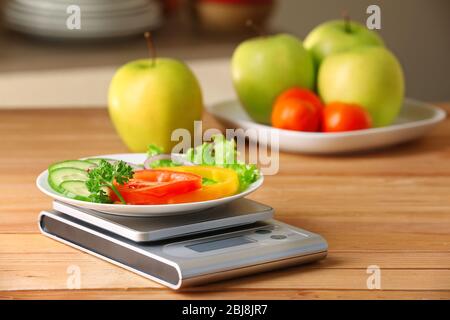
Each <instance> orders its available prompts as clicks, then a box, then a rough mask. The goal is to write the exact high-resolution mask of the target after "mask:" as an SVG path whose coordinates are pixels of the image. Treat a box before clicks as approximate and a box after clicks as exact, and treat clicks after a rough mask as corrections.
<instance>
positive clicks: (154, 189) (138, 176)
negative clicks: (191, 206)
mask: <svg viewBox="0 0 450 320" xmlns="http://www.w3.org/2000/svg"><path fill="white" fill-rule="evenodd" d="M114 186H115V188H116V189H117V191H118V193H119V194H120V195H122V197H123V200H124V201H125V202H126V203H127V204H134V205H136V204H169V203H176V201H174V200H173V199H174V197H176V196H178V195H181V194H188V193H190V192H191V191H194V190H197V189H200V188H201V187H202V178H201V176H199V175H197V174H193V173H187V172H174V171H169V170H141V171H136V172H135V173H134V175H133V178H132V179H130V180H128V182H126V183H124V184H119V183H118V182H115V183H114ZM111 196H112V199H113V200H118V196H116V194H112V195H111ZM119 199H120V198H119Z"/></svg>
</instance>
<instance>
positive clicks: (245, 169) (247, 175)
mask: <svg viewBox="0 0 450 320" xmlns="http://www.w3.org/2000/svg"><path fill="white" fill-rule="evenodd" d="M157 151H158V148H155V147H154V146H153V145H151V146H149V152H148V154H149V158H148V159H147V160H146V165H145V167H146V168H174V167H178V166H180V165H184V166H195V165H197V166H198V165H200V166H215V167H219V168H228V169H231V170H234V171H235V172H236V174H237V176H238V180H239V191H243V190H245V189H247V188H248V186H249V185H250V184H252V183H253V182H255V181H256V180H258V178H259V176H260V173H259V169H258V168H257V167H256V165H253V164H245V163H243V162H240V161H238V160H237V157H238V152H237V151H236V143H235V141H234V140H226V139H225V137H224V136H223V135H215V136H213V137H212V142H211V143H203V144H202V145H200V146H198V147H196V148H190V149H189V150H188V151H187V152H186V154H185V155H175V157H174V155H168V154H156V152H157ZM158 156H162V157H163V158H157V157H158ZM174 158H175V160H176V161H174ZM203 183H204V185H205V184H208V185H211V184H214V183H215V181H214V179H209V178H205V177H204V178H203Z"/></svg>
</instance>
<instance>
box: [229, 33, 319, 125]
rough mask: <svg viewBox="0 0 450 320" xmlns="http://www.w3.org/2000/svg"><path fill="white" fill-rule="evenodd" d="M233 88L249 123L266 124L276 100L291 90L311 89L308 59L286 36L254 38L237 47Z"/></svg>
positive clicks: (311, 68)
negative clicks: (250, 119)
mask: <svg viewBox="0 0 450 320" xmlns="http://www.w3.org/2000/svg"><path fill="white" fill-rule="evenodd" d="M232 76H233V82H234V86H235V88H236V91H237V94H238V96H239V99H240V101H241V103H242V104H243V106H244V108H245V110H246V111H247V113H248V114H249V115H250V117H251V118H253V120H255V121H257V122H260V123H265V124H269V123H270V115H271V113H272V105H273V103H274V101H275V99H276V98H277V96H278V95H279V94H280V93H282V92H283V91H285V90H286V89H289V88H291V87H301V88H306V89H312V88H313V87H314V81H315V74H314V64H313V61H312V57H311V55H310V54H309V53H308V51H307V50H306V49H305V48H304V47H303V44H302V42H301V41H300V40H299V39H298V38H296V37H294V36H292V35H288V34H279V35H274V36H265V37H258V38H254V39H250V40H247V41H245V42H243V43H241V44H240V45H239V46H238V48H237V49H236V50H235V52H234V54H233V58H232Z"/></svg>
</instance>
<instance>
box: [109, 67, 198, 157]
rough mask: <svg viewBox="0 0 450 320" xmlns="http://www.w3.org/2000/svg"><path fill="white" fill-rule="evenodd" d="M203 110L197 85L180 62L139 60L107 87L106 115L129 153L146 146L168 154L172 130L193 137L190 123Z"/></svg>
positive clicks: (187, 69) (116, 75) (171, 143)
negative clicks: (150, 145) (107, 104)
mask: <svg viewBox="0 0 450 320" xmlns="http://www.w3.org/2000/svg"><path fill="white" fill-rule="evenodd" d="M202 110H203V101H202V93H201V90H200V86H199V83H198V81H197V79H196V77H195V75H194V74H193V73H192V71H191V70H190V69H189V67H188V66H186V65H185V64H184V63H183V62H181V61H178V60H174V59H165V58H158V59H142V60H136V61H132V62H129V63H127V64H126V65H124V66H122V67H121V68H120V69H119V70H118V71H117V72H116V74H115V75H114V77H113V79H112V81H111V84H110V87H109V114H110V117H111V119H112V122H113V123H114V125H115V128H116V130H117V132H118V133H119V135H120V137H121V138H122V140H123V141H124V142H125V144H126V145H127V146H128V147H129V148H130V150H131V151H133V152H143V151H145V150H147V147H148V145H149V144H154V145H157V146H159V147H161V148H162V149H163V150H164V152H166V153H168V152H170V151H171V149H172V147H173V146H174V144H176V143H177V142H172V141H171V134H172V132H173V130H175V129H178V128H184V129H187V130H189V131H190V132H191V136H193V129H194V121H196V120H200V119H201V114H202Z"/></svg>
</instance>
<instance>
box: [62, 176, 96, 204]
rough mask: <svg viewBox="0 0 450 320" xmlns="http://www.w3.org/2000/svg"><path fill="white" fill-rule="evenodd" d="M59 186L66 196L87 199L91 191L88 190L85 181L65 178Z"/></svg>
mask: <svg viewBox="0 0 450 320" xmlns="http://www.w3.org/2000/svg"><path fill="white" fill-rule="evenodd" d="M60 187H61V188H62V189H63V190H64V191H63V194H64V195H65V196H66V197H69V198H72V199H76V200H82V201H89V196H90V195H91V192H90V191H89V190H88V188H87V186H86V182H85V181H77V180H67V181H64V182H62V183H61V185H60Z"/></svg>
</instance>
